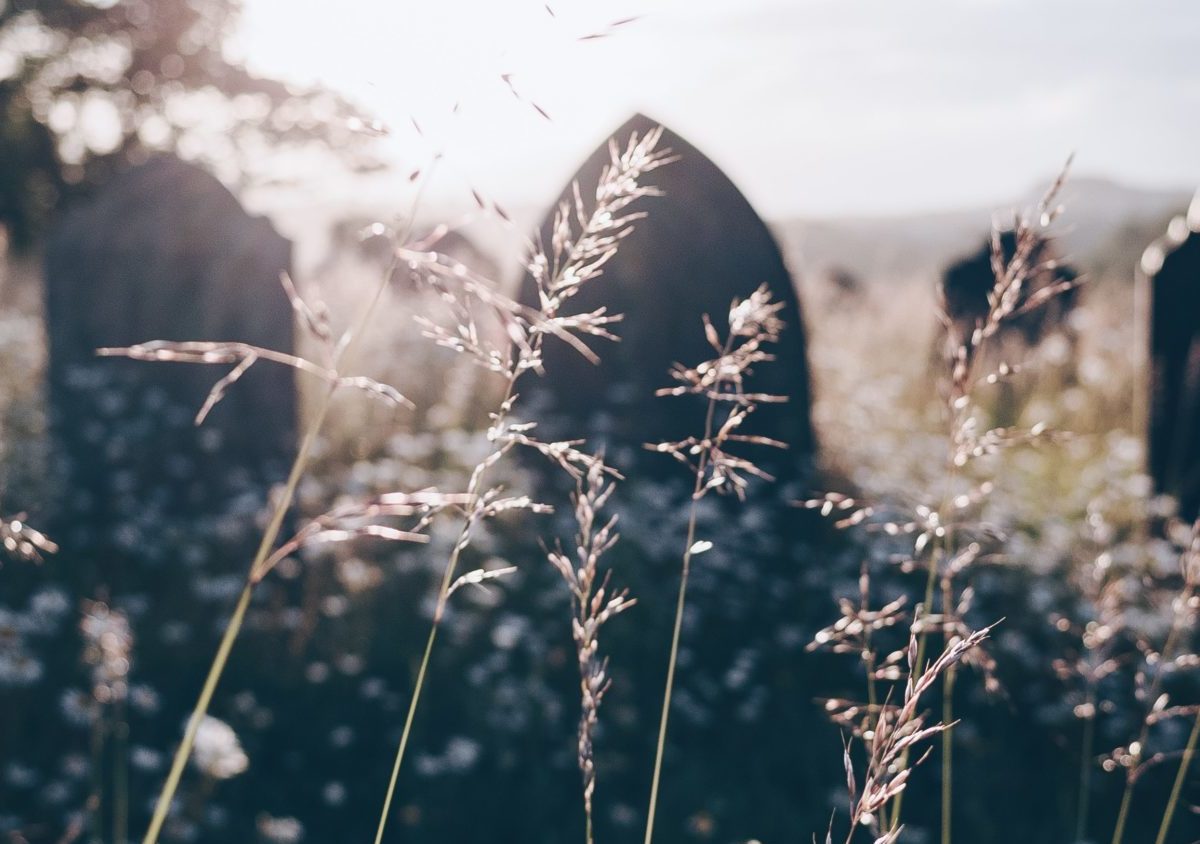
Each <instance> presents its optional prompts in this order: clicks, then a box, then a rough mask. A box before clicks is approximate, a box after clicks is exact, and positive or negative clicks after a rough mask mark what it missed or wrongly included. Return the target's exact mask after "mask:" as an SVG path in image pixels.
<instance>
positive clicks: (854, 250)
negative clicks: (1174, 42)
mask: <svg viewBox="0 0 1200 844" xmlns="http://www.w3.org/2000/svg"><path fill="white" fill-rule="evenodd" d="M1042 192H1044V186H1043V187H1039V188H1038V189H1037V190H1031V191H1029V192H1028V193H1026V194H1025V195H1024V196H1023V197H1021V198H1019V199H1018V200H1016V201H1015V202H1013V203H1010V204H1009V205H1008V206H1005V205H1003V204H1000V205H997V206H995V207H992V208H987V207H979V208H968V209H963V210H958V211H945V212H937V213H927V214H913V215H898V216H888V217H846V218H830V219H812V218H797V219H789V220H778V221H775V222H774V223H773V226H772V227H773V229H774V231H775V233H776V236H777V237H778V238H779V240H780V242H781V244H782V245H783V248H784V251H785V252H786V254H787V256H788V260H789V262H790V264H791V266H792V269H793V271H795V272H796V273H797V274H799V275H801V276H814V275H820V274H823V273H825V272H828V271H829V270H831V269H833V268H840V269H844V270H846V271H849V272H851V273H853V274H854V275H857V276H859V277H861V278H862V279H864V280H866V281H871V280H876V279H893V278H897V277H912V276H925V277H928V278H930V279H933V278H935V277H936V275H937V274H938V273H939V272H940V270H941V269H942V267H944V266H945V265H946V263H947V262H949V261H951V260H953V259H955V258H957V257H959V256H960V255H962V254H964V253H966V252H969V251H971V250H972V249H974V248H976V247H977V246H978V244H979V243H980V242H981V241H982V239H983V238H984V237H985V236H986V235H987V233H988V231H989V228H990V225H991V221H992V219H993V215H997V219H999V220H1001V221H1003V220H1004V219H1006V218H1011V214H1012V211H1013V209H1014V208H1017V209H1019V208H1023V207H1031V206H1033V205H1034V204H1036V203H1037V201H1038V200H1039V199H1040V198H1041V194H1042ZM1190 198H1191V195H1190V194H1189V193H1188V192H1187V191H1183V190H1180V191H1160V190H1145V189H1140V188H1132V187H1127V186H1125V185H1121V184H1118V183H1116V182H1113V181H1110V180H1108V179H1100V178H1086V177H1080V178H1075V179H1072V180H1071V181H1070V182H1068V184H1067V186H1066V188H1065V189H1064V190H1063V193H1062V197H1061V203H1062V204H1063V205H1064V206H1065V211H1064V214H1063V217H1062V219H1061V221H1060V223H1059V226H1058V229H1059V233H1060V234H1059V237H1060V243H1061V245H1062V248H1063V250H1064V251H1065V252H1066V253H1067V254H1068V255H1069V256H1070V257H1071V258H1072V260H1074V261H1075V262H1076V264H1077V265H1079V266H1080V267H1082V268H1083V269H1084V270H1085V271H1087V272H1089V273H1093V274H1098V275H1102V274H1107V273H1115V272H1123V269H1121V268H1122V267H1123V266H1128V267H1129V268H1132V267H1133V265H1134V263H1135V262H1136V261H1137V259H1138V257H1139V256H1140V254H1141V250H1142V249H1144V248H1145V247H1146V246H1147V245H1148V244H1149V243H1150V241H1151V240H1153V239H1154V238H1155V237H1157V236H1158V235H1159V234H1161V232H1162V231H1163V229H1164V228H1165V226H1166V223H1167V221H1168V220H1169V219H1170V217H1171V216H1172V215H1174V214H1177V213H1182V212H1183V211H1184V210H1185V209H1186V207H1187V204H1188V201H1189V200H1190Z"/></svg>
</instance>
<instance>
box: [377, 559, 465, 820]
mask: <svg viewBox="0 0 1200 844" xmlns="http://www.w3.org/2000/svg"><path fill="white" fill-rule="evenodd" d="M449 570H450V569H449V568H447V571H449ZM438 626H439V625H438V624H437V623H436V622H435V623H434V624H433V625H431V626H430V628H429V638H428V639H427V640H426V641H425V654H424V656H422V657H421V668H420V670H419V671H418V672H417V683H416V685H415V686H414V687H413V696H412V700H411V701H410V702H409V704H408V714H407V715H406V716H405V717H404V732H403V733H402V734H401V736H400V746H399V748H397V750H396V761H395V762H393V763H392V776H391V778H390V779H389V780H388V787H387V794H386V795H384V798H383V811H381V812H380V813H379V826H378V827H377V828H376V830H375V844H380V842H381V841H383V830H384V828H385V827H386V826H387V818H388V814H389V813H390V812H391V808H392V798H393V797H394V796H395V793H396V780H397V779H399V777H400V765H401V763H402V762H403V761H404V751H405V749H406V748H407V747H408V736H409V734H410V733H411V732H412V724H413V716H414V715H416V712H417V701H418V700H420V698H421V689H423V688H424V687H425V671H426V669H428V668H429V655H430V654H431V653H433V643H434V641H436V640H437V632H438Z"/></svg>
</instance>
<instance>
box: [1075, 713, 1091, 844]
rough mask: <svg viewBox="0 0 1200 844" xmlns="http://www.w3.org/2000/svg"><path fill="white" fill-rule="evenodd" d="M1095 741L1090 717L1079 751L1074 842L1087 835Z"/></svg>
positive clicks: (1084, 729) (1084, 723)
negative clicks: (1077, 797) (1077, 799)
mask: <svg viewBox="0 0 1200 844" xmlns="http://www.w3.org/2000/svg"><path fill="white" fill-rule="evenodd" d="M1093 705H1094V695H1093V694H1092V693H1090V692H1089V694H1088V706H1089V707H1092V706H1093ZM1095 740H1096V717H1095V715H1094V714H1092V715H1090V716H1089V717H1087V718H1086V719H1084V722H1083V738H1082V739H1081V742H1080V751H1079V807H1078V809H1077V810H1076V816H1075V841H1076V842H1077V844H1079V842H1082V841H1083V839H1084V836H1085V835H1086V834H1087V825H1088V810H1089V804H1090V803H1091V797H1092V747H1093V744H1094V742H1095Z"/></svg>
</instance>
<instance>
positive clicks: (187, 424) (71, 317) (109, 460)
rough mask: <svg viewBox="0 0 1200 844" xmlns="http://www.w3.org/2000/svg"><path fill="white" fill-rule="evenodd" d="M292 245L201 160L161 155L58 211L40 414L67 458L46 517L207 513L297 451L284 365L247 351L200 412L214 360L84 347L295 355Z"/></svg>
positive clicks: (103, 519) (98, 522)
mask: <svg viewBox="0 0 1200 844" xmlns="http://www.w3.org/2000/svg"><path fill="white" fill-rule="evenodd" d="M290 262H291V243H290V242H289V241H288V240H286V239H285V238H283V237H282V236H280V235H279V234H278V233H277V232H276V231H275V230H274V229H273V228H272V226H271V224H270V222H269V221H267V220H266V219H263V218H260V217H253V216H251V215H249V214H247V213H246V211H245V210H244V209H243V208H242V207H241V205H240V204H239V202H238V200H237V199H236V198H235V197H234V196H233V194H232V193H230V192H229V190H227V189H226V188H225V187H224V186H223V185H222V184H221V183H220V182H219V181H217V179H215V178H214V177H213V176H211V175H210V174H208V173H207V172H205V171H204V170H202V169H200V168H198V167H196V166H194V165H192V164H188V163H186V162H184V161H181V160H179V159H178V158H175V157H172V156H165V155H164V156H159V157H155V158H153V159H151V160H150V161H148V162H146V163H144V164H142V165H139V166H136V167H133V168H131V169H129V170H128V171H126V172H124V173H122V174H120V175H118V176H116V177H115V178H114V179H113V180H112V181H111V182H110V183H109V184H108V185H107V186H105V187H104V188H103V189H102V190H101V191H100V192H99V193H98V194H97V195H96V196H95V197H94V198H93V199H92V200H90V201H89V202H87V203H85V204H83V205H80V206H78V207H76V208H74V209H73V210H70V211H69V212H68V213H67V214H66V215H65V217H64V218H63V219H62V220H61V221H60V222H59V223H58V225H57V227H56V228H55V230H54V231H53V233H52V235H51V238H50V240H49V242H48V245H47V248H46V256H45V277H46V278H45V287H46V309H45V315H46V334H47V338H48V343H49V401H50V423H51V428H52V432H53V434H54V437H55V441H56V445H57V447H58V451H59V455H60V456H61V457H62V458H63V460H64V462H65V464H66V465H65V471H64V475H65V496H64V501H63V504H62V508H61V510H60V512H58V513H56V517H57V518H59V519H60V520H62V521H69V522H70V524H71V527H72V530H74V529H75V528H77V527H87V526H88V525H93V526H100V527H102V528H106V529H107V528H110V527H115V526H117V525H119V524H121V522H122V521H123V520H125V519H128V518H132V517H134V516H135V515H136V516H138V517H140V518H143V519H144V518H146V517H147V516H181V517H182V516H187V515H189V514H190V515H194V516H200V515H206V514H213V513H216V512H219V511H221V510H223V509H226V508H228V506H229V505H230V503H231V502H232V501H235V500H236V499H237V497H238V496H239V495H240V494H242V493H250V492H255V493H258V506H261V504H262V495H261V493H262V490H263V487H264V486H266V485H268V484H271V483H275V482H278V481H279V480H281V479H282V478H283V477H284V476H285V474H286V472H287V469H288V466H289V465H290V462H291V459H292V456H293V455H294V453H295V448H296V428H297V403H296V401H297V400H296V390H295V381H294V377H293V373H292V371H291V370H290V369H286V368H283V367H281V366H278V365H276V364H270V363H262V362H259V363H257V364H256V365H254V366H253V367H252V368H251V369H250V370H249V371H248V372H247V373H246V374H245V376H244V377H243V378H242V379H241V380H240V381H239V382H238V383H237V384H235V385H234V386H233V387H231V388H230V389H229V390H228V392H227V394H226V397H225V398H224V400H223V401H222V402H221V403H220V404H219V405H217V407H216V408H215V409H214V410H213V412H212V413H211V414H210V416H209V417H208V419H207V420H206V421H205V423H204V425H202V426H200V427H196V426H194V425H193V418H194V417H195V415H196V412H197V410H198V409H199V408H200V407H201V405H202V404H203V402H204V400H205V397H206V396H207V394H208V392H209V390H210V388H211V387H212V385H213V383H214V382H215V381H216V380H217V379H219V378H220V377H221V376H222V375H224V374H225V372H226V371H228V369H229V367H225V366H208V365H200V364H181V363H165V362H153V363H147V362H141V361H132V360H127V359H123V358H106V357H105V358H101V357H97V355H96V350H97V349H99V348H102V347H117V346H128V345H132V344H136V343H142V342H146V341H150V340H211V341H240V342H245V343H249V344H253V345H258V346H264V347H268V348H271V349H276V350H279V351H282V352H288V353H290V352H292V351H293V350H294V346H295V342H294V338H293V322H292V310H291V306H290V303H289V302H288V299H287V296H286V294H285V293H284V291H283V289H282V287H281V285H280V282H279V275H280V273H281V272H283V271H285V270H287V269H288V268H289V265H290Z"/></svg>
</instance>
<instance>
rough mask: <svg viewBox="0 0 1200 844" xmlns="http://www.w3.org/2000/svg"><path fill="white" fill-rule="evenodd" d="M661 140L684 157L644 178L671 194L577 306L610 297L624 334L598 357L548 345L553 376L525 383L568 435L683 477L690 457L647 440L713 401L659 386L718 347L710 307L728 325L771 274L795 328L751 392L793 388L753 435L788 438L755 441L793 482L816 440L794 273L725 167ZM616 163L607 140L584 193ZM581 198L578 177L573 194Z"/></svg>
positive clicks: (593, 159)
mask: <svg viewBox="0 0 1200 844" xmlns="http://www.w3.org/2000/svg"><path fill="white" fill-rule="evenodd" d="M657 125H658V124H657V123H656V122H655V121H653V120H650V119H649V118H648V117H645V116H644V115H640V114H639V115H636V116H635V117H633V118H631V119H630V120H629V121H627V122H626V123H625V125H623V126H621V127H620V128H619V129H617V130H616V131H615V132H613V133H612V137H613V138H614V139H616V140H617V141H618V142H619V143H622V144H624V143H625V142H626V141H627V140H628V139H629V136H630V134H631V133H633V132H637V133H638V135H639V136H644V135H645V134H646V133H647V132H649V131H651V130H653V129H654V128H656V127H657ZM659 148H660V149H670V150H671V151H672V152H673V153H674V154H675V155H676V156H678V157H679V160H678V161H675V162H673V163H671V164H668V165H666V166H665V167H662V168H660V169H658V170H655V171H653V172H652V173H650V174H649V175H648V176H647V177H645V179H644V180H643V181H644V182H645V183H646V184H649V185H653V186H655V187H657V188H658V189H660V190H661V191H662V194H663V195H662V196H661V197H649V198H645V199H641V200H639V201H638V203H636V204H635V206H634V207H633V209H631V210H638V211H644V212H646V215H647V216H646V217H645V218H644V219H641V220H638V221H637V223H636V224H635V225H636V228H635V230H634V232H633V233H632V234H631V235H630V236H629V237H627V238H626V239H625V240H624V241H622V243H621V246H620V249H619V250H618V252H617V254H616V256H615V257H614V258H613V259H612V260H611V261H609V262H608V263H607V264H606V265H605V266H604V271H603V275H601V276H600V277H599V278H598V279H596V280H595V281H593V282H589V283H588V284H587V285H585V286H584V287H583V289H582V292H581V293H580V294H579V295H578V296H577V297H576V298H575V299H574V300H572V303H571V309H572V312H582V311H590V310H593V309H595V308H599V307H607V308H608V312H609V313H614V314H623V315H624V318H623V320H622V321H621V322H620V323H617V324H616V326H615V327H614V329H613V333H615V334H617V335H618V336H619V337H620V342H619V343H612V342H610V341H606V340H596V341H595V342H589V343H588V345H589V346H590V347H591V348H592V349H593V350H594V351H595V352H596V353H597V355H598V356H599V357H600V359H601V362H600V363H599V364H598V365H596V364H593V363H591V362H589V361H588V360H586V359H585V358H583V357H582V356H581V355H580V354H579V353H578V352H577V351H576V350H574V349H571V348H569V347H568V346H567V345H566V344H563V343H559V342H549V343H547V344H546V349H545V370H546V376H545V377H544V378H542V379H539V380H538V383H536V384H529V385H527V386H526V388H525V389H526V391H527V392H529V393H530V394H531V396H532V395H533V394H536V396H537V399H538V401H537V405H538V411H539V413H543V414H544V415H548V416H549V417H551V418H557V419H559V420H560V421H563V422H564V423H565V424H564V426H563V428H562V430H561V433H562V434H564V435H569V436H572V437H577V436H582V437H587V438H588V440H589V441H590V442H592V443H593V445H595V446H603V447H605V449H606V451H607V454H608V458H609V460H610V462H613V463H615V464H616V465H617V466H618V467H619V468H623V469H628V470H632V469H633V468H634V465H635V464H637V465H639V466H641V467H642V468H643V469H645V470H646V471H652V472H655V473H658V474H664V473H665V474H668V475H674V474H676V473H677V472H678V471H679V466H678V465H675V464H674V463H673V462H672V461H670V460H667V459H664V458H663V457H662V456H661V455H648V456H649V457H650V458H651V460H649V461H645V460H642V459H641V456H642V455H643V453H644V449H643V444H644V443H648V442H659V441H666V440H680V439H683V438H684V437H687V436H689V435H692V434H697V433H699V432H698V431H697V425H699V424H702V422H703V418H702V416H700V417H699V418H698V417H697V413H698V412H699V413H701V414H702V412H703V408H700V410H699V411H697V409H696V407H695V406H693V404H692V402H693V401H694V399H692V400H691V401H689V399H687V398H660V397H656V396H655V394H654V393H655V390H656V389H658V388H660V387H665V386H671V385H672V384H673V382H672V381H671V379H670V377H669V375H668V371H669V370H670V368H671V367H672V365H673V364H675V363H676V362H679V363H683V364H685V365H688V366H694V365H695V364H697V363H699V362H701V361H704V360H707V359H709V358H711V357H712V356H713V350H712V348H711V347H710V346H709V345H708V342H707V341H706V340H705V336H704V329H703V324H702V322H701V319H702V317H703V316H704V315H705V314H707V315H709V316H710V317H711V318H712V320H713V323H714V324H715V325H716V326H717V328H718V330H721V329H722V326H724V325H725V317H726V315H727V314H728V311H729V306H730V304H731V302H732V300H733V299H735V298H737V299H744V298H746V297H748V296H749V295H750V294H751V293H753V292H754V290H755V289H756V288H757V287H758V286H759V285H761V284H764V283H765V284H766V285H767V286H768V287H769V288H770V290H771V292H772V294H773V296H774V298H775V299H776V301H781V302H783V303H784V309H783V311H782V312H781V313H780V317H781V318H782V320H783V321H784V323H785V324H786V327H785V328H784V330H783V333H782V335H781V337H780V340H779V342H778V344H776V345H775V346H774V347H773V348H772V351H773V352H774V354H775V355H776V356H777V359H776V360H775V361H772V362H769V363H764V364H762V365H760V366H758V367H757V368H756V371H755V372H754V375H753V377H752V378H751V379H750V380H749V382H748V384H747V386H746V389H747V390H749V391H754V392H763V393H772V394H777V395H782V396H786V397H787V398H788V401H787V402H786V403H782V404H768V405H763V406H761V407H760V408H759V410H757V411H756V412H755V413H754V414H753V415H752V416H751V418H750V420H749V422H748V423H747V424H746V426H745V432H746V433H753V434H759V435H762V436H767V437H770V438H772V439H776V440H780V441H782V442H786V443H788V445H789V449H788V450H787V451H784V452H776V451H775V450H774V449H768V448H761V447H759V448H755V447H751V448H750V449H748V451H751V452H754V457H755V458H756V460H757V461H760V462H761V463H762V465H764V467H766V468H767V469H768V471H770V472H771V473H772V474H774V475H776V476H777V477H779V478H780V479H781V480H782V479H788V478H794V477H796V476H797V475H799V474H801V473H803V471H804V470H805V467H807V465H808V463H809V461H810V459H811V457H812V455H813V452H814V449H815V440H814V436H813V428H812V423H811V420H810V413H809V410H810V408H809V371H808V361H807V357H806V351H805V332H804V321H803V319H802V316H801V310H800V302H799V299H798V296H797V293H796V289H795V286H794V284H793V283H792V278H791V275H790V273H789V272H788V269H787V267H786V266H785V265H784V261H783V256H782V254H781V253H780V250H779V247H778V245H777V244H776V242H775V239H774V237H772V235H771V232H770V231H769V230H768V228H767V226H766V224H765V223H764V222H763V220H762V219H761V218H760V217H759V216H758V214H757V213H756V212H755V211H754V209H753V208H752V207H751V205H750V203H749V202H748V201H747V200H746V198H745V197H744V196H743V195H742V193H741V192H740V191H739V190H738V189H737V187H736V186H735V185H734V184H733V182H732V181H730V179H729V177H728V176H726V175H725V174H724V173H723V172H722V171H721V169H720V168H719V167H718V166H717V165H716V164H714V163H713V162H712V161H711V160H709V159H708V158H707V157H706V156H705V155H704V154H703V153H702V152H700V151H699V150H698V149H696V147H694V146H692V144H690V143H688V142H687V141H685V140H684V139H683V138H681V137H680V136H678V135H676V134H674V133H672V132H671V131H669V130H667V131H664V133H663V135H662V140H661V141H660V143H659ZM608 162H609V151H608V145H607V143H605V144H602V145H601V146H600V147H599V148H597V150H596V151H595V152H594V153H592V155H591V156H589V157H588V159H587V160H586V161H585V162H584V164H583V165H582V166H581V167H580V168H579V170H578V172H577V173H576V174H575V176H574V178H573V179H572V182H578V183H579V185H580V188H581V191H582V193H583V196H584V197H589V196H591V195H592V193H593V192H594V189H595V185H596V183H597V180H598V179H599V177H600V172H601V169H602V168H603V167H604V166H605V165H606V164H608ZM572 195H573V193H572V188H571V184H568V185H567V186H566V188H564V190H563V193H562V199H563V200H570V198H571V197H572ZM556 204H557V203H556ZM553 217H554V213H553V211H551V213H550V214H549V215H547V217H546V220H545V222H544V223H543V225H542V228H541V238H542V242H543V243H546V244H548V243H550V240H551V236H550V232H551V226H552V225H553ZM521 298H522V301H523V302H524V303H525V304H529V305H536V302H537V291H536V286H535V285H534V283H533V281H532V279H531V278H529V277H526V278H525V280H524V284H523V288H522V292H521ZM538 418H539V420H541V419H542V416H541V415H539V416H538ZM556 433H559V431H557V430H556ZM652 467H657V468H652Z"/></svg>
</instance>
